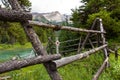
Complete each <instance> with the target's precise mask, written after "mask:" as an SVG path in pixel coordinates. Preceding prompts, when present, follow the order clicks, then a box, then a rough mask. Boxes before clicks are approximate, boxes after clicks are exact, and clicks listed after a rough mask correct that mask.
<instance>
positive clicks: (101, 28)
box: [99, 19, 108, 59]
mask: <svg viewBox="0 0 120 80" xmlns="http://www.w3.org/2000/svg"><path fill="white" fill-rule="evenodd" d="M99 21H100V31H101V32H104V29H103V24H102V19H99ZM101 38H102V44H103V45H104V44H106V40H105V35H104V34H103V33H101ZM103 52H104V56H105V59H106V58H107V57H108V52H107V48H104V49H103Z"/></svg>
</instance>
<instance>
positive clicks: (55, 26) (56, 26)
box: [29, 21, 106, 33]
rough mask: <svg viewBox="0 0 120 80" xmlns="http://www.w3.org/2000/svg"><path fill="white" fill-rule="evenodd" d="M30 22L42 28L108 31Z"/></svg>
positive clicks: (92, 31) (91, 31)
mask: <svg viewBox="0 0 120 80" xmlns="http://www.w3.org/2000/svg"><path fill="white" fill-rule="evenodd" d="M29 24H31V25H36V26H39V27H42V28H51V29H57V30H67V31H74V32H87V33H106V32H101V31H95V30H87V29H81V28H74V27H70V26H58V25H52V24H45V23H42V22H37V21H29Z"/></svg>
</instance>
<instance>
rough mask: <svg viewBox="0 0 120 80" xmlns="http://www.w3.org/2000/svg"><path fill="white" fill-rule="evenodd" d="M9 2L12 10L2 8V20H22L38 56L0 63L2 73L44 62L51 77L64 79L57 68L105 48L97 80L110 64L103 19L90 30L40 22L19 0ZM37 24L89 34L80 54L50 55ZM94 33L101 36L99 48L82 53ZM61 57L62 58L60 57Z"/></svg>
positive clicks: (53, 79) (0, 14) (0, 15)
mask: <svg viewBox="0 0 120 80" xmlns="http://www.w3.org/2000/svg"><path fill="white" fill-rule="evenodd" d="M8 1H9V4H10V5H11V8H12V10H4V9H0V20H1V21H9V22H20V24H21V25H22V26H23V28H24V31H25V33H26V35H27V36H28V39H29V40H30V42H31V44H32V46H33V48H34V50H35V52H36V53H37V54H38V56H37V57H34V58H29V59H24V60H13V61H7V62H4V63H1V64H0V73H4V72H8V71H12V70H16V69H20V68H23V67H26V66H31V65H35V64H40V63H42V64H43V65H44V67H45V68H46V70H47V72H48V74H49V76H50V78H51V79H52V80H62V77H61V76H60V75H59V73H58V71H57V69H58V68H59V67H62V66H64V65H67V64H69V63H71V62H73V61H76V60H79V59H83V58H86V57H87V56H88V55H91V54H93V53H95V52H97V51H99V50H103V53H104V62H103V64H102V65H101V67H100V68H99V69H98V72H97V73H96V74H95V75H94V77H93V80H97V79H98V77H99V76H100V74H101V73H102V71H103V70H104V69H105V67H106V66H107V65H108V52H107V44H106V43H107V42H106V40H105V36H104V34H105V33H106V32H105V31H104V29H103V25H102V19H99V18H97V19H95V21H94V22H93V25H92V27H91V29H90V30H87V29H81V28H73V27H70V26H57V25H51V24H45V23H40V22H36V21H31V20H32V14H30V13H28V12H25V11H24V10H23V9H22V8H21V6H20V4H19V3H18V2H17V0H8ZM34 25H37V26H39V27H42V28H51V29H54V30H67V31H73V32H85V33H87V36H86V38H85V40H84V41H83V43H82V44H81V45H82V46H81V47H80V49H79V54H76V55H73V56H69V57H64V58H61V55H60V54H59V53H58V52H57V53H58V54H54V55H48V53H47V51H46V49H45V48H44V47H43V45H42V43H41V41H40V40H39V38H38V36H37V34H36V33H35V31H34V30H33V26H34ZM96 25H99V27H98V30H94V29H95V26H96ZM92 34H97V35H99V36H101V38H99V39H98V40H97V43H98V44H99V43H101V42H102V44H99V45H98V47H97V48H95V47H93V49H91V50H89V51H86V52H83V53H81V50H82V49H83V48H84V46H85V44H86V42H87V41H89V42H90V44H91V45H92V46H94V45H93V44H92V42H91V41H90V39H89V37H90V36H91V35H92ZM60 58H61V59H60Z"/></svg>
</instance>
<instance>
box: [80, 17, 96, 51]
mask: <svg viewBox="0 0 120 80" xmlns="http://www.w3.org/2000/svg"><path fill="white" fill-rule="evenodd" d="M97 20H98V18H97V19H95V20H94V22H93V24H92V27H91V30H93V29H94V27H95V25H96V22H97ZM90 35H91V33H90V32H89V33H87V36H86V37H85V40H84V41H83V43H82V46H81V48H80V50H79V51H81V50H82V49H83V48H84V47H85V44H86V42H87V40H88V38H89V37H90Z"/></svg>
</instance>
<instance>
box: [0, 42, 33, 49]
mask: <svg viewBox="0 0 120 80" xmlns="http://www.w3.org/2000/svg"><path fill="white" fill-rule="evenodd" d="M31 47H32V45H31V43H29V42H28V43H26V44H25V45H20V44H19V43H15V44H13V45H11V44H0V50H15V49H24V48H31Z"/></svg>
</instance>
